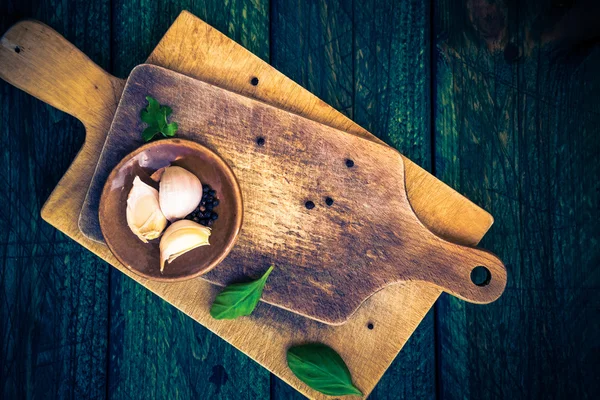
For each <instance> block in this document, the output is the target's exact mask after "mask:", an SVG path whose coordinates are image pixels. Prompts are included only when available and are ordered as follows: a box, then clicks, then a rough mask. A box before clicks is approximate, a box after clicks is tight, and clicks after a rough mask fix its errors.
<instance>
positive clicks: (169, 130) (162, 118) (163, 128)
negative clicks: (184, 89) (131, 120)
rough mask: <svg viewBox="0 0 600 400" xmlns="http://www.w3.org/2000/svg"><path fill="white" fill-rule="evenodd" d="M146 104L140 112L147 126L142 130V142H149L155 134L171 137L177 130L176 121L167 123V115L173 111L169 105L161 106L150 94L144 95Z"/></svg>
mask: <svg viewBox="0 0 600 400" xmlns="http://www.w3.org/2000/svg"><path fill="white" fill-rule="evenodd" d="M146 100H148V106H147V107H146V108H145V109H144V110H142V112H141V113H140V118H141V119H142V121H144V122H145V123H146V124H148V127H147V128H146V129H144V131H143V132H142V139H143V140H144V142H149V141H150V140H152V139H153V138H154V137H155V136H156V135H162V136H163V137H173V136H175V133H176V132H177V128H178V125H177V123H176V122H171V123H169V122H168V121H167V117H168V116H169V115H171V114H172V113H173V110H172V109H171V107H169V106H161V105H160V104H159V103H158V101H156V100H155V99H154V98H152V97H150V96H146Z"/></svg>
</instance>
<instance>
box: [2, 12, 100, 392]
mask: <svg viewBox="0 0 600 400" xmlns="http://www.w3.org/2000/svg"><path fill="white" fill-rule="evenodd" d="M27 17H29V18H36V19H39V20H41V21H43V22H45V23H47V24H49V25H50V26H52V27H53V28H54V29H56V30H57V31H59V32H61V33H62V34H63V35H64V36H65V37H66V38H67V39H68V40H70V41H71V42H73V43H74V44H75V45H76V46H78V47H79V48H81V49H82V50H83V51H84V52H86V53H87V54H88V55H90V57H91V58H92V59H93V60H94V61H95V62H96V63H98V64H100V65H102V66H104V67H107V66H108V61H109V56H110V49H109V37H110V31H109V26H110V21H109V19H110V12H109V6H108V1H97V2H87V1H73V2H69V3H68V4H67V3H63V2H57V1H47V2H44V3H43V4H40V3H39V2H31V1H20V2H3V3H1V4H0V31H2V32H4V31H5V30H6V29H8V28H9V26H10V25H12V24H13V23H15V22H17V21H18V20H20V19H23V18H27ZM0 121H2V123H1V124H0V149H1V150H0V157H1V161H0V182H1V183H2V185H3V190H2V191H0V225H1V227H2V229H0V232H1V233H0V260H1V263H2V265H1V266H0V304H1V305H0V368H1V369H0V397H1V398H5V399H17V398H61V399H80V398H104V396H105V384H106V343H107V316H108V292H107V288H108V266H107V265H106V264H105V263H103V262H101V261H99V260H98V259H97V258H96V257H95V256H93V255H92V254H91V253H89V252H88V251H87V250H84V249H83V248H82V247H81V246H79V245H78V244H77V243H75V242H73V241H71V240H70V239H68V238H67V237H66V236H64V235H63V234H61V233H60V232H58V231H56V230H55V229H54V228H52V227H51V226H49V225H48V224H46V223H45V222H43V221H42V219H41V217H40V209H41V206H42V205H43V203H44V201H45V200H46V198H47V197H48V195H49V194H50V192H51V191H52V189H53V188H54V186H55V185H56V184H57V183H58V181H59V179H60V178H61V177H62V175H63V174H64V172H65V171H66V169H67V167H68V165H69V163H70V162H71V160H72V159H73V158H74V157H75V154H76V152H77V151H78V150H79V148H80V147H81V145H82V144H83V139H84V134H85V131H84V128H83V125H82V124H81V123H79V122H78V121H76V120H75V119H74V118H72V117H70V116H68V115H66V114H64V113H62V112H60V111H58V110H56V109H53V108H52V107H50V106H47V105H46V104H44V103H42V102H40V101H38V100H36V99H34V98H33V97H31V96H29V95H27V94H25V93H24V92H21V91H19V90H18V89H16V88H14V87H12V86H10V85H8V84H7V83H5V82H4V81H0Z"/></svg>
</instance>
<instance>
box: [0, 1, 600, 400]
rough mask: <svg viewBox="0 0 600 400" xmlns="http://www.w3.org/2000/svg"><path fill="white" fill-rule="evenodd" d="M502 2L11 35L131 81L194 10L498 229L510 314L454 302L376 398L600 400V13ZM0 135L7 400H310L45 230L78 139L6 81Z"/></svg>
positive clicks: (90, 19)
mask: <svg viewBox="0 0 600 400" xmlns="http://www.w3.org/2000/svg"><path fill="white" fill-rule="evenodd" d="M495 3H496V4H494V5H490V4H488V3H487V2H486V1H485V0H482V1H474V0H466V1H452V0H438V1H436V2H434V3H433V4H425V2H421V1H412V0H401V1H393V0H392V1H375V0H369V1H364V2H363V1H357V0H354V1H290V0H288V1H283V0H272V1H271V2H270V3H268V2H259V1H257V0H254V1H252V0H231V1H228V2H222V1H220V0H205V1H196V2H190V1H171V2H169V3H168V4H165V5H158V4H156V3H155V2H149V1H145V0H141V1H137V2H133V1H130V0H115V1H110V0H99V1H83V0H75V1H58V0H48V1H44V2H42V3H40V2H38V1H36V0H29V1H16V0H9V1H4V2H2V4H0V31H2V32H4V31H5V30H6V29H7V28H8V27H9V26H10V25H11V24H12V23H14V22H16V21H17V20H20V19H23V18H27V17H31V18H36V19H39V20H41V21H42V22H45V23H47V24H48V25H50V26H52V27H53V28H55V29H56V30H57V31H59V32H61V33H62V34H63V35H64V36H65V37H66V38H67V39H68V40H69V41H71V42H73V43H74V44H75V45H76V46H77V47H79V48H80V49H82V50H83V51H84V52H85V53H86V54H88V55H89V56H90V58H91V59H92V60H93V61H95V62H96V63H98V64H99V65H100V66H101V67H103V68H104V69H106V70H108V71H110V72H111V73H113V74H115V75H117V76H120V77H126V76H127V75H128V74H129V71H130V70H131V69H132V68H133V67H134V66H135V65H137V64H139V63H140V62H143V61H144V60H145V58H146V57H147V55H148V53H149V52H150V51H151V49H152V48H154V46H155V45H156V42H157V41H158V39H159V38H160V37H161V36H162V35H163V34H164V32H165V31H166V30H167V28H168V27H169V25H170V24H171V23H172V22H173V20H174V19H175V17H176V16H177V15H178V14H179V12H180V11H181V10H182V9H188V10H189V11H191V12H192V13H194V14H196V15H197V16H199V17H200V18H202V19H203V20H205V21H206V22H208V23H209V24H211V25H213V26H214V27H216V28H217V29H219V30H221V31H222V32H223V33H225V34H226V35H228V36H229V37H231V38H232V39H234V40H236V41H237V42H239V43H241V44H242V45H243V46H245V47H247V48H248V49H249V50H251V51H252V52H254V53H255V54H257V55H259V56H260V57H261V58H263V59H265V60H267V61H269V62H270V63H271V64H272V65H274V66H275V67H276V68H278V69H279V70H281V71H282V72H283V73H285V74H286V75H288V76H289V77H291V78H292V79H294V80H296V81H297V82H299V83H300V84H302V85H303V86H305V87H306V88H307V89H309V90H310V91H312V92H313V93H315V94H317V95H318V96H320V97H321V98H322V99H323V100H325V101H326V102H328V103H330V104H331V105H333V106H334V107H335V108H337V109H338V110H340V111H342V112H343V113H345V114H346V115H348V116H349V117H351V118H352V119H354V120H355V121H356V122H358V123H359V124H361V125H362V126H364V127H365V128H367V130H369V131H370V132H373V133H375V134H376V135H378V136H379V137H380V138H381V139H383V140H384V141H386V142H387V143H388V144H390V145H392V146H394V147H396V148H397V149H399V150H400V151H401V152H402V153H403V154H405V155H407V156H408V157H410V158H411V159H412V160H413V161H415V162H417V163H418V164H420V165H421V166H423V167H424V168H426V169H428V170H430V171H432V172H433V173H434V174H435V175H436V176H438V177H439V178H440V179H442V180H443V181H445V182H447V183H448V184H450V185H451V186H453V187H454V188H456V189H458V190H459V191H460V192H461V193H463V194H465V195H466V196H467V197H469V198H470V199H472V200H474V201H475V202H476V203H477V204H479V205H481V206H482V207H483V208H485V209H487V210H488V211H490V212H491V213H492V214H493V215H494V216H495V220H496V222H495V225H494V227H492V229H491V231H490V232H489V233H488V235H487V236H486V237H485V239H484V240H483V242H482V245H483V246H484V247H488V248H490V249H492V250H494V251H495V252H496V253H497V254H498V255H499V256H500V257H501V258H502V259H503V260H504V261H505V263H506V265H507V269H508V271H509V281H508V286H507V289H506V292H505V294H504V295H503V297H502V298H501V299H500V300H499V301H497V302H496V303H494V304H491V305H488V306H476V305H471V304H466V303H464V302H463V301H460V300H457V299H455V298H451V297H450V296H447V295H443V296H442V297H441V298H440V300H439V301H438V303H437V304H436V307H435V308H434V310H432V311H431V312H430V313H429V315H428V316H427V317H426V318H425V319H424V321H423V322H422V323H421V325H420V327H419V328H418V329H417V331H416V332H415V333H414V334H413V336H412V338H411V339H410V340H409V341H408V343H407V345H406V346H405V347H404V349H403V350H402V352H401V353H400V355H399V356H398V357H397V359H396V361H395V362H394V363H393V365H392V366H391V368H390V369H389V370H388V372H387V373H386V374H385V376H384V377H383V379H382V380H381V382H380V383H379V385H378V386H377V387H376V389H375V391H374V392H373V394H372V395H371V398H373V399H377V398H381V399H386V398H390V399H395V398H419V399H420V398H449V399H455V398H456V399H462V398H475V399H477V398H565V397H567V396H568V397H570V398H574V399H575V398H576V399H580V398H594V397H596V398H597V397H598V396H599V395H600V383H599V381H598V379H597V369H598V368H597V366H598V365H599V364H600V359H599V358H600V354H599V353H598V349H599V348H600V339H599V338H600V321H599V318H598V310H599V308H600V301H599V296H598V291H599V289H600V274H599V272H600V270H599V268H598V263H599V261H600V250H599V247H598V240H599V238H600V230H599V227H598V225H599V224H598V221H599V220H600V206H599V204H600V183H599V181H598V175H599V173H600V139H599V134H600V100H599V99H600V72H599V71H600V46H598V43H599V36H600V31H599V28H598V24H597V23H596V21H597V20H598V19H599V18H600V10H599V9H598V6H597V5H592V3H594V2H593V1H563V2H560V1H554V2H551V1H536V2H527V5H525V4H519V5H518V4H516V3H519V2H510V5H505V4H504V3H508V2H495ZM521 3H525V2H521ZM0 115H1V118H0V121H1V122H2V123H1V124H0V131H1V134H0V141H1V142H0V143H1V147H0V154H1V155H2V161H3V162H2V163H1V164H0V176H1V177H2V180H1V181H2V182H3V183H4V184H5V189H4V190H3V191H1V193H2V194H0V205H1V206H0V221H2V227H3V229H2V230H1V231H0V232H1V234H0V235H1V236H0V259H1V260H2V268H1V269H0V303H1V306H0V313H1V314H0V360H1V363H0V365H1V367H2V369H1V370H0V390H1V392H0V393H2V396H0V397H3V398H23V397H25V398H74V399H78V398H104V397H109V398H194V399H205V398H206V399H208V398H223V399H226V398H227V399H228V398H231V399H240V398H248V399H254V398H272V399H288V398H300V397H301V396H300V395H299V394H298V393H296V392H295V391H294V390H293V389H291V388H290V387H288V386H287V385H286V384H285V383H283V382H280V381H279V380H278V379H277V378H275V377H274V376H271V375H270V374H269V373H268V372H267V371H266V370H264V369H263V368H261V367H260V366H258V365H257V364H255V363H254V362H253V361H251V360H250V359H248V358H247V357H246V356H245V355H243V354H242V353H240V352H238V351H237V350H235V349H233V348H232V347H231V346H230V345H228V344H227V343H225V342H223V341H222V340H221V339H219V338H218V337H216V336H215V335H213V334H212V333H210V332H208V330H206V329H205V328H203V327H202V326H200V325H198V324H196V323H195V322H193V321H192V320H191V319H189V318H187V317H185V316H184V315H183V314H182V313H180V312H179V311H177V310H175V309H174V308H173V307H171V306H170V305H168V304H167V303H165V302H163V301H162V300H160V299H158V298H157V297H156V296H154V295H153V294H151V293H150V292H148V291H147V290H145V289H144V288H143V287H141V286H139V285H137V284H136V283H135V282H134V281H132V280H130V279H128V278H126V277H125V276H123V275H122V274H121V273H120V272H118V271H116V270H114V269H112V268H109V267H108V265H107V264H105V263H104V262H102V261H100V260H99V259H97V258H96V257H95V256H94V255H92V254H91V253H89V252H87V250H85V249H83V248H82V247H80V246H79V245H77V244H76V243H74V242H72V241H71V240H69V239H67V238H66V237H65V236H63V235H62V234H61V233H59V232H57V231H56V230H54V229H53V228H51V227H50V226H48V225H47V224H45V223H44V222H43V221H42V220H41V218H40V215H39V212H40V208H41V206H42V204H43V203H44V201H45V199H46V198H47V197H48V195H49V193H50V192H51V190H52V189H53V188H54V186H55V185H56V183H57V182H58V180H59V179H60V177H61V176H62V174H63V173H64V171H65V170H66V168H67V167H68V164H69V163H70V161H71V160H72V159H73V157H74V156H75V154H76V152H77V150H78V148H79V147H80V146H81V144H82V142H83V138H84V128H83V126H82V125H81V124H80V123H79V122H77V121H76V120H75V119H74V118H72V117H70V116H67V115H65V114H63V113H61V112H60V111H57V110H55V109H53V108H51V107H49V106H47V105H45V104H43V103H42V102H40V101H38V100H35V99H34V98H32V97H31V96H29V95H27V94H25V93H23V92H20V91H19V90H17V89H15V88H13V87H11V86H9V85H8V84H6V83H4V82H0ZM125 319H126V320H127V324H125V323H124V321H125Z"/></svg>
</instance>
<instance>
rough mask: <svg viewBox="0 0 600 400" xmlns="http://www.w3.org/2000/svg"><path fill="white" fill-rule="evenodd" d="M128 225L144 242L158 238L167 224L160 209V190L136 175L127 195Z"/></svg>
mask: <svg viewBox="0 0 600 400" xmlns="http://www.w3.org/2000/svg"><path fill="white" fill-rule="evenodd" d="M126 215H127V225H129V229H131V231H132V232H133V233H134V234H135V235H136V236H137V237H138V238H139V239H140V240H141V241H142V242H144V243H148V240H152V239H156V238H157V237H159V236H160V234H161V233H162V231H163V230H164V229H165V226H167V219H166V218H165V216H164V215H163V213H162V211H161V210H160V205H159V203H158V191H157V190H156V189H154V188H153V187H151V186H148V185H146V184H145V183H144V182H142V180H141V179H140V178H139V177H138V176H136V177H135V179H134V180H133V186H132V187H131V190H130V191H129V195H128V196H127V211H126Z"/></svg>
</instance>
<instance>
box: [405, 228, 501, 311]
mask: <svg viewBox="0 0 600 400" xmlns="http://www.w3.org/2000/svg"><path fill="white" fill-rule="evenodd" d="M429 234H430V235H431V239H430V240H429V241H428V242H429V243H428V245H427V247H426V249H425V250H421V251H419V254H420V255H421V257H420V262H419V261H417V262H416V264H417V265H419V267H417V268H414V269H413V272H412V273H414V274H415V276H417V277H418V278H420V279H422V280H424V281H427V282H431V283H433V284H435V285H437V286H439V287H440V288H441V289H442V290H444V291H445V292H447V293H450V294H451V295H453V296H456V297H458V298H460V299H463V300H465V301H468V302H471V303H478V304H486V303H491V302H492V301H494V300H496V299H498V297H500V295H501V294H502V292H504V288H505V287H506V280H507V273H506V267H505V266H504V263H503V262H502V260H500V258H498V256H496V255H495V254H493V253H492V252H490V251H487V250H484V249H480V248H476V247H469V246H463V245H459V244H455V243H451V242H448V241H446V240H444V239H442V238H439V237H437V236H435V235H434V234H433V233H431V232H429Z"/></svg>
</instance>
